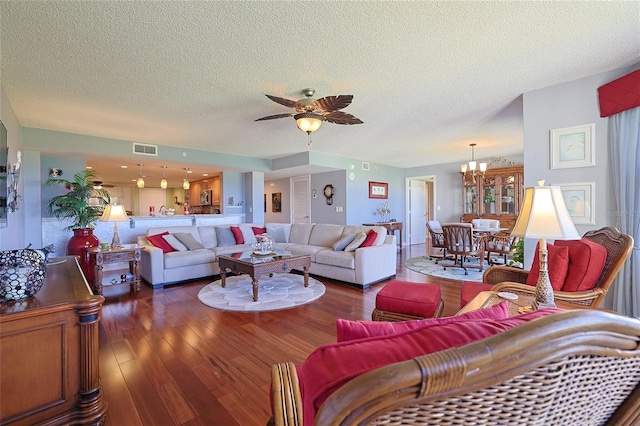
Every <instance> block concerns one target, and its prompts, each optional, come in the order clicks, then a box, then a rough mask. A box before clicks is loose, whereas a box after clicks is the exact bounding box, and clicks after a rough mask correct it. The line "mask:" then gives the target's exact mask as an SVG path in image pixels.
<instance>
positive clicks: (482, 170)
mask: <svg viewBox="0 0 640 426" xmlns="http://www.w3.org/2000/svg"><path fill="white" fill-rule="evenodd" d="M480 171H481V172H482V173H484V172H486V171H487V163H480Z"/></svg>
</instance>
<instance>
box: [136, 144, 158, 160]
mask: <svg viewBox="0 0 640 426" xmlns="http://www.w3.org/2000/svg"><path fill="white" fill-rule="evenodd" d="M133 153H134V154H139V155H152V156H154V157H157V156H158V145H148V144H145V143H134V144H133Z"/></svg>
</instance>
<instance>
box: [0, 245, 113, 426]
mask: <svg viewBox="0 0 640 426" xmlns="http://www.w3.org/2000/svg"><path fill="white" fill-rule="evenodd" d="M103 302H104V298H103V297H102V296H99V295H94V294H93V293H92V291H91V290H90V288H89V286H88V285H87V282H86V280H85V278H84V276H83V275H82V272H81V271H80V266H79V265H78V262H77V260H76V258H75V257H73V256H67V257H63V258H57V259H53V261H52V262H51V264H48V265H47V273H46V279H45V284H44V285H43V287H42V289H41V290H40V291H39V292H38V293H37V294H36V295H35V296H34V297H32V298H30V299H26V300H21V301H17V302H3V303H0V360H2V362H1V363H0V424H2V425H8V424H11V425H33V424H42V425H60V424H65V425H69V424H102V423H103V420H104V419H103V418H104V414H105V413H106V411H107V404H106V401H105V399H104V394H103V392H102V387H101V385H100V374H99V366H98V362H99V354H98V349H99V348H98V322H99V321H100V313H101V310H102V303H103Z"/></svg>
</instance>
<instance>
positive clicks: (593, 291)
mask: <svg viewBox="0 0 640 426" xmlns="http://www.w3.org/2000/svg"><path fill="white" fill-rule="evenodd" d="M583 239H587V240H589V241H592V242H594V243H597V244H599V245H601V246H603V247H604V248H605V250H606V258H605V259H604V266H603V267H602V269H601V270H600V272H599V274H598V277H597V278H596V279H595V283H594V284H590V285H589V287H591V288H588V289H586V288H582V287H581V284H582V283H581V282H577V281H578V280H576V277H578V279H579V278H580V275H579V274H580V273H583V275H584V272H582V271H580V270H577V271H575V270H574V271H573V272H572V270H571V268H572V266H575V265H579V264H580V263H582V264H583V265H588V266H593V265H590V262H589V261H588V260H586V259H584V258H578V259H576V258H575V253H576V252H578V253H580V251H576V250H571V248H570V249H569V272H568V274H567V278H566V281H565V283H564V285H563V286H562V288H561V289H560V290H555V291H554V292H553V294H554V297H555V298H556V299H557V300H562V301H564V302H569V303H575V304H578V305H584V306H594V307H596V306H598V305H599V304H600V302H601V301H602V299H604V296H605V295H606V294H607V291H608V290H609V287H611V284H613V281H614V280H615V278H616V276H617V275H618V272H619V271H620V268H622V265H623V264H624V263H625V262H626V261H627V259H628V258H629V256H630V255H631V250H632V248H633V238H632V237H631V236H630V235H627V234H623V233H621V232H620V231H618V230H617V229H616V228H614V227H611V226H610V227H605V228H601V229H597V230H594V231H589V232H587V233H585V234H584V236H583ZM556 243H557V244H558V245H560V246H571V245H572V244H573V245H577V243H572V242H571V241H557V242H556ZM572 252H574V259H573V260H572ZM586 255H587V254H585V253H582V254H579V256H580V257H584V256H586ZM550 264H551V262H550ZM534 266H537V265H534ZM583 267H584V266H583ZM578 269H580V268H578ZM550 272H551V271H550ZM529 274H530V272H529V271H525V270H523V269H517V268H511V267H508V266H492V267H490V268H489V269H487V271H486V272H485V273H484V276H483V278H482V281H483V283H484V284H478V283H475V282H464V283H463V284H462V290H461V294H460V304H461V306H464V305H466V304H467V303H468V302H469V301H470V300H471V299H473V297H475V295H477V294H478V293H480V292H481V291H486V290H489V289H490V290H494V291H510V292H512V293H520V294H534V293H535V280H531V278H532V277H530V276H529ZM593 277H594V276H593V272H590V273H589V275H584V277H583V278H582V279H583V280H585V281H586V280H591V282H593ZM527 283H528V284H529V285H528V284H527Z"/></svg>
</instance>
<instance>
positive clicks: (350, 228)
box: [342, 225, 387, 246]
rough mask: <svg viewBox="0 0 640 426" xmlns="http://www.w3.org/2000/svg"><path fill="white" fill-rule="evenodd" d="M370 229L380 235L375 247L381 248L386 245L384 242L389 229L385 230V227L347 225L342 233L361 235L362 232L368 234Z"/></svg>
mask: <svg viewBox="0 0 640 426" xmlns="http://www.w3.org/2000/svg"><path fill="white" fill-rule="evenodd" d="M370 229H373V230H374V231H376V232H377V233H378V237H377V238H376V240H375V242H374V243H373V245H374V246H379V245H380V244H382V243H384V240H385V238H386V236H387V228H385V227H384V226H364V225H346V226H345V227H344V231H342V232H343V234H342V235H346V234H359V233H360V232H364V233H365V234H366V233H367V232H369V230H370Z"/></svg>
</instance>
